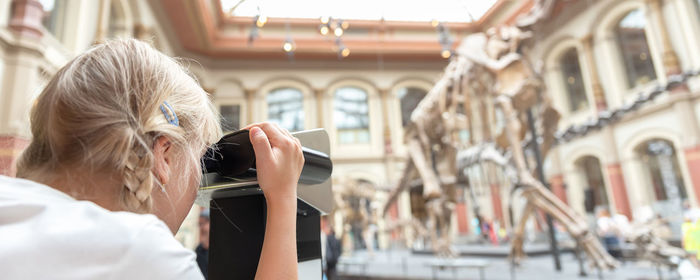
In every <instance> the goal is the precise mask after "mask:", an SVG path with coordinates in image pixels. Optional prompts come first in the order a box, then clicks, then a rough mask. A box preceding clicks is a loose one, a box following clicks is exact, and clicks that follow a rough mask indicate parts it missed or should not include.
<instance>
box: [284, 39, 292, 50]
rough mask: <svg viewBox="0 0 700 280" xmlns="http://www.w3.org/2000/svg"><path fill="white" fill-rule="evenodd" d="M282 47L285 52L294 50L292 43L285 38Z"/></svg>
mask: <svg viewBox="0 0 700 280" xmlns="http://www.w3.org/2000/svg"><path fill="white" fill-rule="evenodd" d="M282 49H283V50H284V51H285V52H292V51H293V50H294V43H293V42H290V41H289V39H287V41H285V42H284V44H283V45H282Z"/></svg>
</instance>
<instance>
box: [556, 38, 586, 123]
mask: <svg viewBox="0 0 700 280" xmlns="http://www.w3.org/2000/svg"><path fill="white" fill-rule="evenodd" d="M560 66H561V73H562V78H563V79H564V85H565V88H566V93H567V97H568V99H569V111H570V112H576V111H578V110H581V109H584V108H586V107H588V99H587V98H586V88H585V87H584V85H583V75H581V65H580V64H579V61H578V52H577V51H576V49H575V48H571V49H569V50H568V51H566V52H565V53H564V54H563V55H562V57H561V60H560Z"/></svg>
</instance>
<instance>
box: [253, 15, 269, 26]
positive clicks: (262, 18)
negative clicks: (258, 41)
mask: <svg viewBox="0 0 700 280" xmlns="http://www.w3.org/2000/svg"><path fill="white" fill-rule="evenodd" d="M266 23H267V16H265V15H262V16H258V20H257V21H255V25H257V26H258V27H260V28H262V27H263V26H265V24H266Z"/></svg>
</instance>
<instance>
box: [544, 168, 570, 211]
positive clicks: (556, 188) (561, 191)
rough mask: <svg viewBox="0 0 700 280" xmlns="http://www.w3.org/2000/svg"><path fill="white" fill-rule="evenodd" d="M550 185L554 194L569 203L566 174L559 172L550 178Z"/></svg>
mask: <svg viewBox="0 0 700 280" xmlns="http://www.w3.org/2000/svg"><path fill="white" fill-rule="evenodd" d="M549 185H550V187H551V189H552V192H553V193H554V195H556V196H557V197H558V198H559V199H560V200H561V201H563V202H564V203H566V204H567V205H568V204H569V200H568V199H567V197H566V188H565V186H564V175H562V174H557V175H554V176H552V178H550V179H549Z"/></svg>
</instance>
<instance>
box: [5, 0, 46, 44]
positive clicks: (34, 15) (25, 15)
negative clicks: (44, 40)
mask: <svg viewBox="0 0 700 280" xmlns="http://www.w3.org/2000/svg"><path fill="white" fill-rule="evenodd" d="M11 9H12V14H11V16H10V24H9V27H10V29H11V30H12V31H14V32H15V33H17V34H18V35H20V36H21V37H31V38H41V36H43V32H42V30H43V27H42V26H41V25H42V24H41V20H42V18H43V17H44V8H43V7H42V5H41V3H39V1H37V0H13V1H12V4H11Z"/></svg>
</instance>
